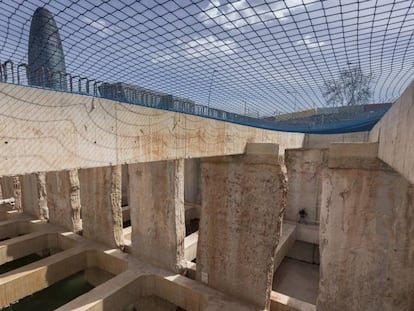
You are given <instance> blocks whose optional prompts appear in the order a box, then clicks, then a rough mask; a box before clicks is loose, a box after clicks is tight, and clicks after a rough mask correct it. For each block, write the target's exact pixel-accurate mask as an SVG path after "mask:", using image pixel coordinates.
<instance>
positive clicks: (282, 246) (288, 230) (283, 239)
mask: <svg viewBox="0 0 414 311" xmlns="http://www.w3.org/2000/svg"><path fill="white" fill-rule="evenodd" d="M295 238H296V224H293V223H287V222H285V223H283V226H282V235H281V236H280V238H279V243H278V245H277V249H276V254H275V263H274V267H273V270H274V271H276V270H277V268H278V267H279V265H280V264H281V262H282V261H283V259H284V258H285V256H286V255H287V253H288V252H289V249H291V248H292V246H293V244H294V243H295Z"/></svg>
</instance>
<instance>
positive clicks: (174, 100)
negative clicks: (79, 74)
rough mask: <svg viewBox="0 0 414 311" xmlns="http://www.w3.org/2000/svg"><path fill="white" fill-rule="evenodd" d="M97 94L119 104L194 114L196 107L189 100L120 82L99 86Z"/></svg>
mask: <svg viewBox="0 0 414 311" xmlns="http://www.w3.org/2000/svg"><path fill="white" fill-rule="evenodd" d="M99 93H100V94H101V96H102V97H104V98H108V99H114V100H119V101H121V102H127V103H131V104H137V105H142V106H148V107H153V108H160V109H167V110H176V111H185V112H189V113H195V111H194V109H195V106H196V105H195V103H194V101H192V100H191V99H188V98H183V97H178V96H173V95H170V94H166V93H162V92H158V91H153V90H150V89H146V88H143V87H141V86H137V85H130V84H126V83H122V82H117V83H103V84H102V85H101V86H99Z"/></svg>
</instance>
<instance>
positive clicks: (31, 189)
mask: <svg viewBox="0 0 414 311" xmlns="http://www.w3.org/2000/svg"><path fill="white" fill-rule="evenodd" d="M20 181H21V188H22V207H23V211H24V212H25V213H27V214H29V215H32V216H34V217H36V218H38V219H42V220H48V219H49V212H48V208H47V198H46V196H47V194H46V177H45V173H43V172H40V173H33V174H26V175H22V176H21V178H20Z"/></svg>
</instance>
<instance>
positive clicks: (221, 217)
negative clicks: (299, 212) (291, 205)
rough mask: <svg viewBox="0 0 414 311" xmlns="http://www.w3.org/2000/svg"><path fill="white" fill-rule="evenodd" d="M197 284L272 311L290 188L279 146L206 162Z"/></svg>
mask: <svg viewBox="0 0 414 311" xmlns="http://www.w3.org/2000/svg"><path fill="white" fill-rule="evenodd" d="M201 180H202V192H203V200H202V209H201V222H200V229H199V238H198V250H197V272H196V279H197V280H199V281H201V282H203V283H206V284H208V285H209V286H211V287H214V288H216V289H218V290H220V291H223V292H225V293H227V294H230V295H232V296H235V297H239V298H241V299H243V300H246V301H249V302H250V303H253V304H255V305H257V306H259V307H260V308H261V309H269V307H270V293H271V288H272V277H273V265H274V256H275V251H276V247H277V244H278V239H279V231H278V222H279V216H280V211H281V209H283V206H284V205H285V204H286V203H285V196H286V182H285V179H284V175H283V174H282V171H281V168H280V166H279V163H278V145H275V144H248V145H247V147H246V154H243V155H235V156H222V157H212V158H205V159H202V163H201Z"/></svg>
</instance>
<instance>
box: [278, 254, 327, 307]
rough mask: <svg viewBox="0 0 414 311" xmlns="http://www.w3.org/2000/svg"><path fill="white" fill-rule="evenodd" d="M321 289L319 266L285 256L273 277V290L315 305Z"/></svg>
mask: <svg viewBox="0 0 414 311" xmlns="http://www.w3.org/2000/svg"><path fill="white" fill-rule="evenodd" d="M318 289H319V266H318V265H312V264H309V263H305V262H301V261H298V260H294V259H290V258H285V259H284V260H283V261H282V263H281V265H280V266H279V269H277V270H276V272H275V275H274V277H273V290H274V291H276V292H278V293H281V294H284V295H287V296H289V297H293V298H296V299H299V300H301V301H305V302H308V303H310V304H313V305H315V304H316V299H317V296H318V292H319V291H318Z"/></svg>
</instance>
